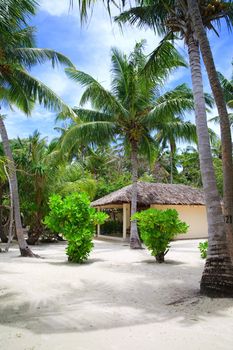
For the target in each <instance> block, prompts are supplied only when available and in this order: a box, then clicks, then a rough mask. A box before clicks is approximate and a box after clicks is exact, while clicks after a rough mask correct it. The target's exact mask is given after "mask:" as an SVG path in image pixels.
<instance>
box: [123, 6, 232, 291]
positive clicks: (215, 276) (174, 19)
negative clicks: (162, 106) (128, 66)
mask: <svg viewBox="0 0 233 350" xmlns="http://www.w3.org/2000/svg"><path fill="white" fill-rule="evenodd" d="M137 3H138V6H137V7H135V8H131V9H130V10H129V11H125V12H123V13H122V14H121V15H120V16H119V17H118V18H116V20H118V21H120V22H121V23H126V22H129V23H131V24H137V25H138V26H140V27H142V26H147V27H150V28H152V29H153V30H155V31H156V32H157V33H159V34H165V35H172V34H174V33H175V34H176V35H177V36H178V37H180V38H181V39H184V40H185V43H186V45H187V46H188V54H189V63H190V68H191V76H192V84H193V93H194V104H195V113H196V127H197V136H198V148H199V154H200V169H201V175H202V182H203V187H204V192H205V200H206V208H207V217H208V230H209V251H208V258H207V261H206V266H205V269H204V273H203V278H202V281H201V291H202V292H203V293H205V294H207V295H212V294H216V295H232V294H233V268H232V264H231V259H230V255H229V250H228V247H227V241H226V230H225V226H224V218H223V213H222V208H221V204H220V198H219V194H218V190H217V184H216V178H215V174H214V168H213V161H212V156H211V147H210V141H209V134H208V126H207V116H206V108H205V99H204V91H203V82H202V72H201V63H200V52H199V44H198V41H197V40H196V37H195V35H194V32H193V29H192V28H193V27H192V22H191V18H190V16H187V13H188V8H187V3H186V2H185V1H175V0H174V1H172V0H171V1H169V2H165V1H163V0H157V1H155V0H145V1H142V2H141V1H140V2H137Z"/></svg>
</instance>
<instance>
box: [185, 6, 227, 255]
mask: <svg viewBox="0 0 233 350" xmlns="http://www.w3.org/2000/svg"><path fill="white" fill-rule="evenodd" d="M187 3H188V9H189V13H190V18H191V19H192V24H193V26H192V28H193V30H194V32H195V35H196V36H197V39H198V42H199V45H200V49H201V53H202V57H203V61H204V63H205V67H206V70H207V73H208V77H209V81H210V85H211V89H212V92H213V95H214V98H215V101H216V106H217V109H218V114H219V118H220V130H221V140H222V164H223V176H224V182H223V184H224V190H223V192H224V215H225V224H226V225H225V226H226V234H227V238H228V244H229V247H230V253H231V257H232V262H233V220H232V218H233V163H232V139H231V129H230V121H229V117H228V111H227V107H226V102H225V100H224V94H223V90H222V87H221V84H220V81H219V77H218V73H217V70H216V68H215V63H214V59H213V55H212V51H211V48H210V44H209V40H208V37H207V34H206V30H205V27H206V28H208V29H211V30H215V32H216V29H215V28H214V22H216V24H217V23H219V21H220V18H221V17H224V18H225V19H226V22H227V25H228V27H229V29H230V28H231V27H232V24H233V4H232V3H231V2H229V1H219V0H211V1H207V2H206V1H205V3H204V1H202V2H199V3H198V2H197V0H188V1H187ZM204 26H205V27H204Z"/></svg>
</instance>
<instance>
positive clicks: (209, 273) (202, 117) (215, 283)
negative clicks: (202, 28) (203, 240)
mask: <svg viewBox="0 0 233 350" xmlns="http://www.w3.org/2000/svg"><path fill="white" fill-rule="evenodd" d="M187 44H188V52H189V62H190V66H191V75H192V85H193V94H194V104H195V114H196V128H197V136H198V148H199V158H200V169H201V176H202V182H203V187H204V193H205V202H206V209H207V219H208V235H209V248H208V256H207V259H206V264H205V268H204V272H203V275H202V279H201V293H202V294H205V295H209V296H222V297H223V296H233V267H232V264H231V259H230V254H229V251H228V247H227V242H226V232H225V226H224V217H223V214H222V208H221V204H220V198H219V194H218V190H217V185H216V179H215V174H214V168H213V162H212V155H211V148H210V140H209V133H208V126H207V116H206V107H205V99H204V89H203V83H202V73H201V63H200V52H199V46H198V42H197V41H196V40H195V39H194V37H193V35H192V34H190V35H189V37H188V38H187Z"/></svg>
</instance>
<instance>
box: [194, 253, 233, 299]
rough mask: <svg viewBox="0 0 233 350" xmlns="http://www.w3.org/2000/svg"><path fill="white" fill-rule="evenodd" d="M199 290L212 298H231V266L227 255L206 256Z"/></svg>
mask: <svg viewBox="0 0 233 350" xmlns="http://www.w3.org/2000/svg"><path fill="white" fill-rule="evenodd" d="M200 292H201V294H202V295H206V296H209V297H212V298H233V266H232V264H231V259H230V258H229V257H214V258H207V260H206V264H205V269H204V272H203V275H202V279H201V285H200Z"/></svg>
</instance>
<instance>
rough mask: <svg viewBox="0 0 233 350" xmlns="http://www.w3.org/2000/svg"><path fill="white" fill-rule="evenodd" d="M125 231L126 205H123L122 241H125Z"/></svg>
mask: <svg viewBox="0 0 233 350" xmlns="http://www.w3.org/2000/svg"><path fill="white" fill-rule="evenodd" d="M126 231H127V203H123V240H124V241H125V240H126Z"/></svg>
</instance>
